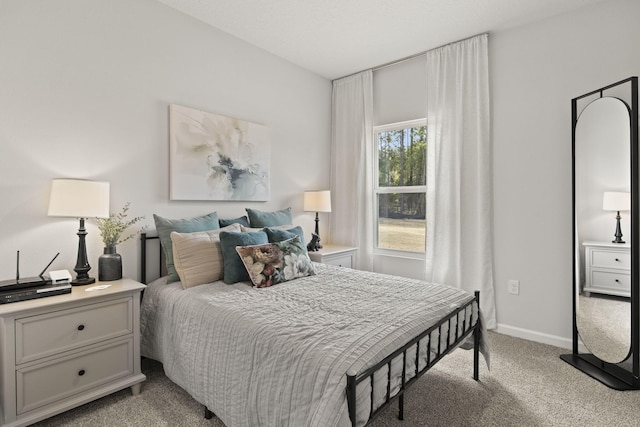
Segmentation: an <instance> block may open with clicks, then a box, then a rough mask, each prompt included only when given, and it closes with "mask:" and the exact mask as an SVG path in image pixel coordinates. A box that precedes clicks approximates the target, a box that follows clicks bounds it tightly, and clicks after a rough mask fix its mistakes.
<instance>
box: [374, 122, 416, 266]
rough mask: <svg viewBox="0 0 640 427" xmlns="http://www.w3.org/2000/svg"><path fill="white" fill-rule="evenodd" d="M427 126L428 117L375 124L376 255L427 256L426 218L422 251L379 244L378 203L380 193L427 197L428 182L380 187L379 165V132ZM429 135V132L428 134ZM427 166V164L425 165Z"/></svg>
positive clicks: (411, 257) (413, 257)
mask: <svg viewBox="0 0 640 427" xmlns="http://www.w3.org/2000/svg"><path fill="white" fill-rule="evenodd" d="M421 126H424V127H426V126H427V119H426V118H422V119H413V120H406V121H403V122H396V123H388V124H385V125H379V126H374V127H373V141H374V147H373V152H374V165H373V174H374V180H373V193H372V197H373V205H374V209H375V218H374V219H375V220H374V224H373V226H374V230H373V233H374V239H373V253H374V254H376V255H386V256H395V257H400V258H410V259H420V260H424V259H425V256H426V220H425V247H424V248H422V252H414V251H406V250H401V249H389V248H381V247H379V246H378V241H379V237H380V236H379V233H378V231H379V228H380V227H379V216H378V214H379V212H380V207H379V204H378V200H379V197H378V195H380V194H393V193H424V194H425V197H426V193H427V185H426V182H425V184H424V185H414V186H402V187H380V185H379V184H380V179H379V178H380V170H379V165H380V152H379V147H380V144H379V142H378V141H379V136H378V135H379V134H380V133H381V132H387V131H391V130H400V129H408V128H415V127H421ZM427 137H428V134H427ZM425 162H426V153H425ZM425 167H426V166H425Z"/></svg>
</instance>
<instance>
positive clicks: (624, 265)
mask: <svg viewBox="0 0 640 427" xmlns="http://www.w3.org/2000/svg"><path fill="white" fill-rule="evenodd" d="M590 261H591V266H592V267H604V268H617V269H621V270H629V271H630V270H631V253H630V252H628V251H626V252H619V251H606V250H600V249H593V250H592V251H591V260H590Z"/></svg>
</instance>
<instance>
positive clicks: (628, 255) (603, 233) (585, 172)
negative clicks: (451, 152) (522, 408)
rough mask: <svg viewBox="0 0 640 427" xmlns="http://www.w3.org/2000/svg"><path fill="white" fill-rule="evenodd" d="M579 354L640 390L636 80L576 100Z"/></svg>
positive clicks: (600, 372)
mask: <svg viewBox="0 0 640 427" xmlns="http://www.w3.org/2000/svg"><path fill="white" fill-rule="evenodd" d="M571 110H572V129H573V132H572V144H573V152H572V162H573V165H572V170H573V257H572V258H573V284H572V292H573V351H572V353H571V354H563V355H562V356H560V357H561V358H562V359H563V360H564V361H566V362H568V363H570V364H571V365H573V366H574V367H576V368H577V369H579V370H581V371H582V372H584V373H586V374H587V375H590V376H591V377H593V378H595V379H597V380H599V381H600V382H602V383H603V384H606V385H607V386H609V387H611V388H614V389H618V390H635V389H640V347H639V345H640V340H639V336H640V335H639V333H640V311H639V310H640V290H639V289H638V285H639V282H638V280H639V279H638V277H639V274H640V262H639V257H640V239H639V233H640V221H639V220H638V218H639V213H640V212H639V209H638V206H639V200H640V193H639V188H640V182H639V181H638V177H639V171H638V167H639V158H638V112H639V111H638V78H637V77H630V78H628V79H625V80H622V81H620V82H617V83H614V84H611V85H609V86H606V87H603V88H600V89H597V90H594V91H592V92H589V93H587V94H584V95H582V96H579V97H577V98H574V99H572V100H571Z"/></svg>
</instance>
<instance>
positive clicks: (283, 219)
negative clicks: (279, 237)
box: [245, 208, 293, 228]
mask: <svg viewBox="0 0 640 427" xmlns="http://www.w3.org/2000/svg"><path fill="white" fill-rule="evenodd" d="M245 210H246V211H247V215H249V224H251V227H253V228H262V227H274V226H277V225H287V224H291V223H292V222H293V219H292V217H291V208H286V209H282V210H280V211H275V212H264V211H260V210H258V209H249V208H246V209H245Z"/></svg>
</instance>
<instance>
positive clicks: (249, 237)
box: [220, 231, 269, 285]
mask: <svg viewBox="0 0 640 427" xmlns="http://www.w3.org/2000/svg"><path fill="white" fill-rule="evenodd" d="M264 243H269V240H268V239H267V233H265V232H264V231H257V232H255V233H242V232H238V231H222V232H220V247H221V248H222V260H223V261H222V263H223V273H222V274H223V276H222V280H223V281H224V283H226V284H228V285H232V284H234V283H236V282H244V281H248V280H249V273H247V270H246V268H244V264H243V263H242V260H241V259H240V256H239V255H238V253H237V252H236V246H247V245H262V244H264Z"/></svg>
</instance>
